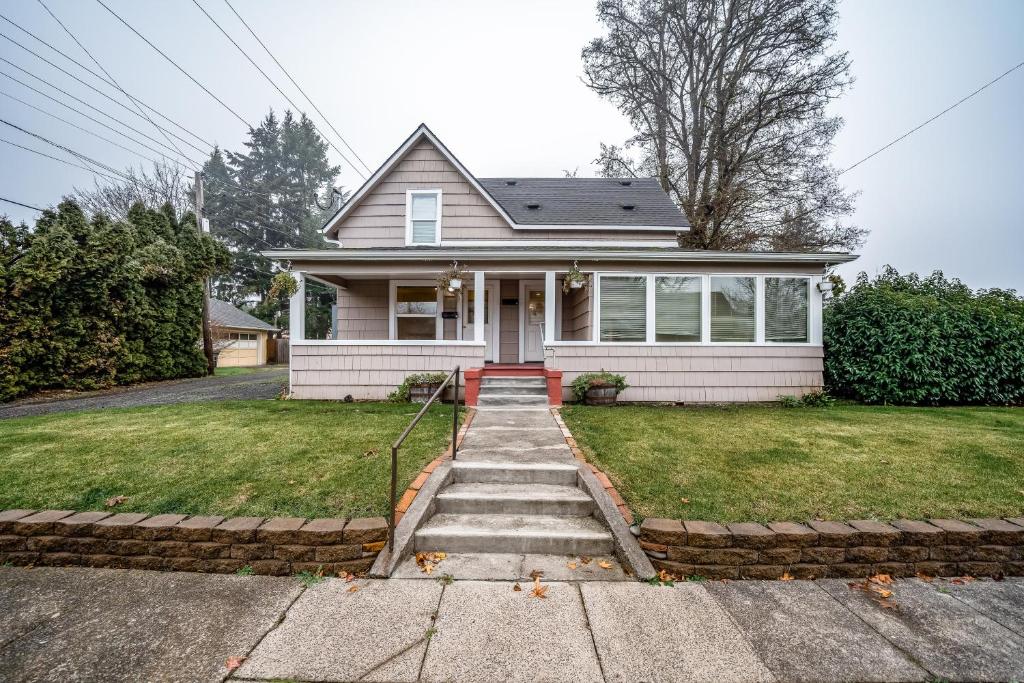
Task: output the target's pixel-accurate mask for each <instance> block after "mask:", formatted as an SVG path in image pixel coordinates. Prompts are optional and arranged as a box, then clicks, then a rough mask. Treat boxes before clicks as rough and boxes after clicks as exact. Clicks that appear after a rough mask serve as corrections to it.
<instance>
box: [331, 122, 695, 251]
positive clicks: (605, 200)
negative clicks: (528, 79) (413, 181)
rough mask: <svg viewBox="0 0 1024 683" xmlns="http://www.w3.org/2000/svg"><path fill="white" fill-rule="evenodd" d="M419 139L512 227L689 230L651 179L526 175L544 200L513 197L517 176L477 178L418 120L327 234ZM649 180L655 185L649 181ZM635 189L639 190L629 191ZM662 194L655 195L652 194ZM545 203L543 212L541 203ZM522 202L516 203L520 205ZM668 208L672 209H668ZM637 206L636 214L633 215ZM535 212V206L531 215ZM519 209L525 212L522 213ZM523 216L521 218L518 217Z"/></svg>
mask: <svg viewBox="0 0 1024 683" xmlns="http://www.w3.org/2000/svg"><path fill="white" fill-rule="evenodd" d="M421 140H427V141H429V142H430V143H431V144H432V145H434V147H435V148H437V150H438V151H439V152H440V153H441V154H442V155H443V156H444V157H445V159H447V160H448V162H449V163H451V165H452V166H454V167H455V169H456V170H457V171H458V172H459V173H460V174H461V175H462V176H463V178H465V180H466V182H468V183H469V184H470V185H471V186H472V187H473V189H475V190H476V191H477V192H479V193H480V194H481V195H482V196H483V197H484V199H486V200H487V202H488V203H489V204H490V205H491V207H492V208H494V210H495V211H497V212H498V214H499V215H500V216H501V217H502V218H504V219H505V220H506V221H507V222H508V224H509V225H510V226H512V227H513V228H516V229H534V230H537V229H550V230H583V229H588V228H589V229H605V230H608V229H616V228H622V229H633V230H658V231H669V232H682V231H686V230H689V229H690V228H689V223H688V222H687V221H686V217H685V216H684V215H683V214H682V212H681V211H679V209H678V208H676V207H675V205H674V204H672V200H671V199H669V197H668V195H666V194H665V193H664V192H663V191H662V190H661V187H660V186H658V185H657V183H656V182H655V181H654V180H653V179H643V180H635V179H621V180H623V181H627V180H632V182H633V183H634V184H633V185H629V186H624V185H622V184H621V183H620V181H619V179H606V178H546V179H542V178H534V179H529V178H524V179H522V180H523V181H524V183H529V187H533V188H534V189H535V190H537V191H541V192H542V195H541V196H542V197H545V198H546V199H536V200H535V199H526V200H525V201H522V202H519V201H517V196H518V195H517V192H516V187H517V185H515V186H509V185H507V183H508V182H509V181H516V180H519V179H516V178H492V179H489V180H487V181H486V182H485V181H480V180H477V178H476V177H475V176H473V174H472V173H470V172H469V171H468V170H467V169H466V167H465V166H463V165H462V162H460V161H459V160H458V159H457V158H456V157H455V155H454V154H452V153H451V151H449V149H448V148H447V147H445V146H444V143H442V142H441V141H440V140H439V139H438V138H437V136H436V135H434V133H433V132H432V131H431V130H430V129H429V128H428V127H427V124H425V123H421V124H420V125H419V127H418V128H416V130H415V131H413V133H412V135H410V136H409V137H408V138H406V140H405V142H403V143H402V144H401V146H399V148H398V149H396V150H395V151H394V152H393V153H392V154H391V156H390V157H388V159H387V161H385V162H384V163H383V164H382V165H381V167H380V168H378V169H377V170H376V171H375V172H374V173H373V175H371V176H370V177H369V178H368V179H367V180H366V182H364V183H363V185H362V186H361V187H360V188H359V189H358V190H357V191H356V193H355V194H354V195H352V197H351V198H350V199H349V200H348V201H347V202H345V204H344V205H343V206H342V207H341V208H340V209H339V210H338V211H337V213H335V214H334V215H333V216H331V218H330V219H328V221H327V223H326V224H324V228H323V232H324V234H325V235H326V236H327V237H328V238H334V237H335V236H336V235H337V230H338V226H339V225H340V224H341V222H342V221H344V220H345V218H346V217H347V216H348V215H349V214H350V213H352V211H353V210H354V209H355V208H356V207H357V206H359V204H360V202H361V201H362V200H363V198H364V197H366V195H367V194H369V193H370V192H371V191H372V190H373V189H374V188H375V187H376V186H377V185H378V184H379V183H380V182H381V181H382V180H383V179H384V178H385V177H386V176H387V174H388V173H389V172H390V171H391V169H392V168H393V167H394V166H395V165H396V164H397V163H398V162H399V161H401V160H402V158H403V157H404V156H405V155H406V153H407V152H408V151H409V150H410V149H412V148H413V147H414V146H415V145H416V144H417V143H419V142H420V141H421ZM499 181H500V183H501V184H502V185H504V186H505V187H507V188H509V190H512V192H501V191H500V190H498V192H499V194H495V193H494V192H493V190H495V188H496V185H495V184H494V183H497V182H499ZM602 183H604V184H605V185H607V184H608V183H614V184H615V187H617V188H619V190H613V193H614V198H621V199H622V201H621V203H620V204H619V205H618V209H617V211H618V212H619V213H616V211H615V210H613V209H614V202H613V201H611V198H609V197H603V195H604V194H605V193H604V192H601V191H600V189H599V188H601V184H602ZM652 183H653V184H652ZM633 191H635V192H636V193H637V194H636V195H633V194H631V193H632V192H633ZM576 192H585V196H584V197H574V196H573V195H574V193H576ZM656 194H657V195H660V196H659V197H657V198H656V199H655V195H656ZM545 202H546V203H547V207H548V208H547V209H546V212H545V209H544V206H545ZM588 202H597V203H598V204H599V205H600V207H601V208H588V206H587V204H588ZM520 203H521V204H523V206H521V207H520V206H519V204H520ZM527 203H530V204H538V205H539V206H538V208H537V209H529V208H528V207H527V206H525V204H527ZM623 205H632V206H634V209H632V210H627V209H623V208H622V206H623ZM670 209H671V211H670ZM637 210H639V213H637V214H634V213H633V212H636V211H637ZM533 211H538V214H537V215H533V214H532V212H533ZM523 212H526V213H525V214H524V213H523ZM540 212H545V216H550V217H551V218H552V219H553V220H550V221H549V220H544V219H543V217H541V216H540V215H539V213H540ZM617 215H621V216H622V217H623V218H624V219H625V220H622V221H616V220H613V219H612V217H613V216H617ZM639 216H646V217H649V219H650V220H653V221H656V222H653V223H652V222H649V221H647V220H641V219H640V218H639ZM520 218H523V220H520Z"/></svg>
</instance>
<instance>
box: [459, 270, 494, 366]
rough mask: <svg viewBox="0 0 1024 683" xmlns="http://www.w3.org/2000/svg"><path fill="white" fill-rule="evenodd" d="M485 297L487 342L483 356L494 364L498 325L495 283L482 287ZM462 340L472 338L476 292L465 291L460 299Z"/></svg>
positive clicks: (471, 290) (485, 338)
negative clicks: (461, 306) (461, 307)
mask: <svg viewBox="0 0 1024 683" xmlns="http://www.w3.org/2000/svg"><path fill="white" fill-rule="evenodd" d="M484 290H485V291H486V292H487V295H486V296H485V297H484V340H485V341H486V342H487V351H486V353H485V355H484V358H485V359H486V360H489V361H491V362H492V363H496V362H497V361H498V325H497V322H496V320H497V318H496V317H495V316H497V311H498V307H497V305H496V304H497V298H498V287H497V285H496V284H495V283H491V284H487V285H484ZM462 305H463V310H462V320H463V324H462V338H463V339H472V338H473V327H474V320H475V319H476V318H475V316H476V290H473V289H467V290H466V295H465V296H464V297H462Z"/></svg>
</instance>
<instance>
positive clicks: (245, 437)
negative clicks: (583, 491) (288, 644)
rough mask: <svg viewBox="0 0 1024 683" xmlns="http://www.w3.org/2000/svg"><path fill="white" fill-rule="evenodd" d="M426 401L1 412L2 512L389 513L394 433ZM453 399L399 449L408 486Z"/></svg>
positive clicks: (427, 457)
mask: <svg viewBox="0 0 1024 683" xmlns="http://www.w3.org/2000/svg"><path fill="white" fill-rule="evenodd" d="M418 409H419V406H412V405H409V404H389V403H328V402H321V401H225V402H217V403H198V404H187V405H174V406H161V407H150V408H131V409H123V410H101V411H92V412H82V413H68V414H62V415H48V416H42V417H30V418H20V419H14V420H0V509H4V508H35V509H39V508H55V509H73V510H102V509H104V507H103V502H104V501H105V500H106V499H107V498H111V497H113V496H118V495H124V496H128V500H127V501H126V502H125V503H123V504H121V505H118V506H117V508H116V509H117V511H119V512H148V513H160V512H180V513H188V514H201V513H206V514H220V515H254V516H264V517H270V516H274V515H289V516H297V517H343V516H365V515H383V514H386V512H387V508H388V485H389V481H390V479H389V477H390V462H391V450H390V445H391V442H392V441H393V440H394V439H395V438H396V437H397V436H398V435H399V434H401V432H402V430H403V429H405V427H406V425H408V424H409V421H410V420H412V418H413V416H414V415H415V414H416V411H417V410H418ZM450 434H451V407H450V406H434V407H432V408H431V409H430V411H429V412H428V413H427V415H425V416H424V418H423V420H422V421H421V422H420V423H419V425H418V426H417V427H416V429H414V430H413V432H412V434H411V435H410V436H409V438H408V439H407V440H406V442H405V445H404V446H403V447H402V449H401V450H400V451H399V477H398V479H399V487H400V488H399V490H398V493H399V495H401V493H402V492H403V491H404V489H405V487H406V486H407V485H408V483H409V482H410V481H411V480H412V479H413V478H414V477H415V476H416V475H417V474H418V473H419V471H420V470H421V469H422V468H423V466H424V465H425V464H427V463H428V462H430V461H431V460H432V459H433V458H435V457H437V455H439V454H440V453H441V452H442V451H443V450H444V448H445V447H446V445H447V438H446V437H448V436H449V435H450Z"/></svg>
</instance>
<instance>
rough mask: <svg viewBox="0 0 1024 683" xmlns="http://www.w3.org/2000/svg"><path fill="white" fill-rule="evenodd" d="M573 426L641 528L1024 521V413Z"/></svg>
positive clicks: (656, 420) (633, 414) (785, 414)
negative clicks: (651, 522) (710, 523)
mask: <svg viewBox="0 0 1024 683" xmlns="http://www.w3.org/2000/svg"><path fill="white" fill-rule="evenodd" d="M562 414H563V416H564V419H565V422H566V424H568V426H569V428H570V429H571V430H572V432H573V435H574V436H575V437H576V439H577V441H578V442H579V443H580V445H581V447H582V448H583V449H584V451H585V452H586V454H587V457H588V458H590V459H591V461H592V462H594V463H595V464H596V465H597V466H598V467H600V468H601V469H603V470H604V471H605V472H606V473H607V474H608V476H609V477H610V478H611V479H612V481H613V482H614V483H615V485H616V487H617V488H618V490H619V492H620V493H621V494H622V496H623V497H624V498H625V499H626V501H627V502H628V503H629V504H630V507H631V508H632V509H633V511H634V512H635V513H636V514H638V515H639V516H641V517H670V518H676V519H703V520H714V521H720V522H729V521H740V520H756V521H762V522H764V521H772V520H780V521H782V520H808V519H819V518H820V519H859V518H879V519H894V518H899V517H907V518H927V517H983V516H1019V515H1021V514H1022V513H1024V409H1019V408H1017V409H1015V408H893V407H878V406H860V405H837V406H834V407H832V408H820V409H819V408H795V409H784V408H778V407H766V406H749V407H729V408H713V407H707V408H679V407H661V406H658V407H655V406H614V407H604V408H599V407H585V406H567V407H566V408H564V409H563V411H562ZM683 498H686V499H689V502H688V503H684V502H683V501H682V499H683Z"/></svg>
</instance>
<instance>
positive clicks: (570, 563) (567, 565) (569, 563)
mask: <svg viewBox="0 0 1024 683" xmlns="http://www.w3.org/2000/svg"><path fill="white" fill-rule="evenodd" d="M565 566H566V567H568V568H569V569H576V563H575V562H568V563H566V565H565Z"/></svg>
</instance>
